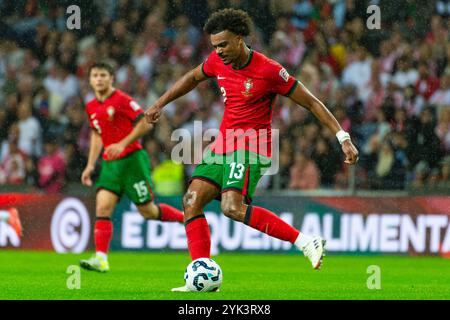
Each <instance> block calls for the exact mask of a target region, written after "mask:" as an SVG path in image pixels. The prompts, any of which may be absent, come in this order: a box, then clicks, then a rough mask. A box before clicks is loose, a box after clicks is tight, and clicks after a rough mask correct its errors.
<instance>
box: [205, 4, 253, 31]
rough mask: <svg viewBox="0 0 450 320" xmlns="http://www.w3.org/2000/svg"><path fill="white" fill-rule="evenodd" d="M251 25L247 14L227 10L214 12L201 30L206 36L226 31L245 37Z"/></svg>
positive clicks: (240, 11) (238, 10)
mask: <svg viewBox="0 0 450 320" xmlns="http://www.w3.org/2000/svg"><path fill="white" fill-rule="evenodd" d="M252 24H253V23H252V19H251V18H250V16H249V15H248V13H247V12H245V11H243V10H240V9H230V8H228V9H222V10H219V11H216V12H214V13H213V14H212V15H211V16H210V17H209V18H208V21H206V23H205V27H204V28H203V30H204V31H205V32H206V33H207V34H216V33H219V32H222V31H225V30H228V31H231V32H233V33H235V34H237V35H240V36H244V37H246V36H248V35H249V34H250V31H251V28H252Z"/></svg>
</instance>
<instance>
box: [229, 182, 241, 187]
mask: <svg viewBox="0 0 450 320" xmlns="http://www.w3.org/2000/svg"><path fill="white" fill-rule="evenodd" d="M236 182H239V181H227V186H229V185H230V184H233V183H236Z"/></svg>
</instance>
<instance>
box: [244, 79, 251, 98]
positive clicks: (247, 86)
mask: <svg viewBox="0 0 450 320" xmlns="http://www.w3.org/2000/svg"><path fill="white" fill-rule="evenodd" d="M244 88H245V91H242V94H243V95H244V96H245V97H250V96H251V95H253V94H252V93H250V90H251V89H252V88H253V80H252V79H247V80H245V82H244Z"/></svg>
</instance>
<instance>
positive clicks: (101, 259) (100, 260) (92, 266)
mask: <svg viewBox="0 0 450 320" xmlns="http://www.w3.org/2000/svg"><path fill="white" fill-rule="evenodd" d="M80 266H81V267H82V268H83V269H86V270H93V271H98V272H108V271H109V262H108V259H107V258H106V257H105V255H100V254H96V255H94V256H92V257H91V258H90V259H88V260H80Z"/></svg>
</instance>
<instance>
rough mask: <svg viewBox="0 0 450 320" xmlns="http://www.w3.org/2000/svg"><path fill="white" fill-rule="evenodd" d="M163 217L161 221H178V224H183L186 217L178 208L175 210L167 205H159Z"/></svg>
mask: <svg viewBox="0 0 450 320" xmlns="http://www.w3.org/2000/svg"><path fill="white" fill-rule="evenodd" d="M158 207H159V210H160V213H161V216H160V220H161V221H176V222H183V219H184V215H183V212H181V211H180V210H178V209H177V208H174V207H172V206H169V205H168V204H165V203H160V204H158Z"/></svg>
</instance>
